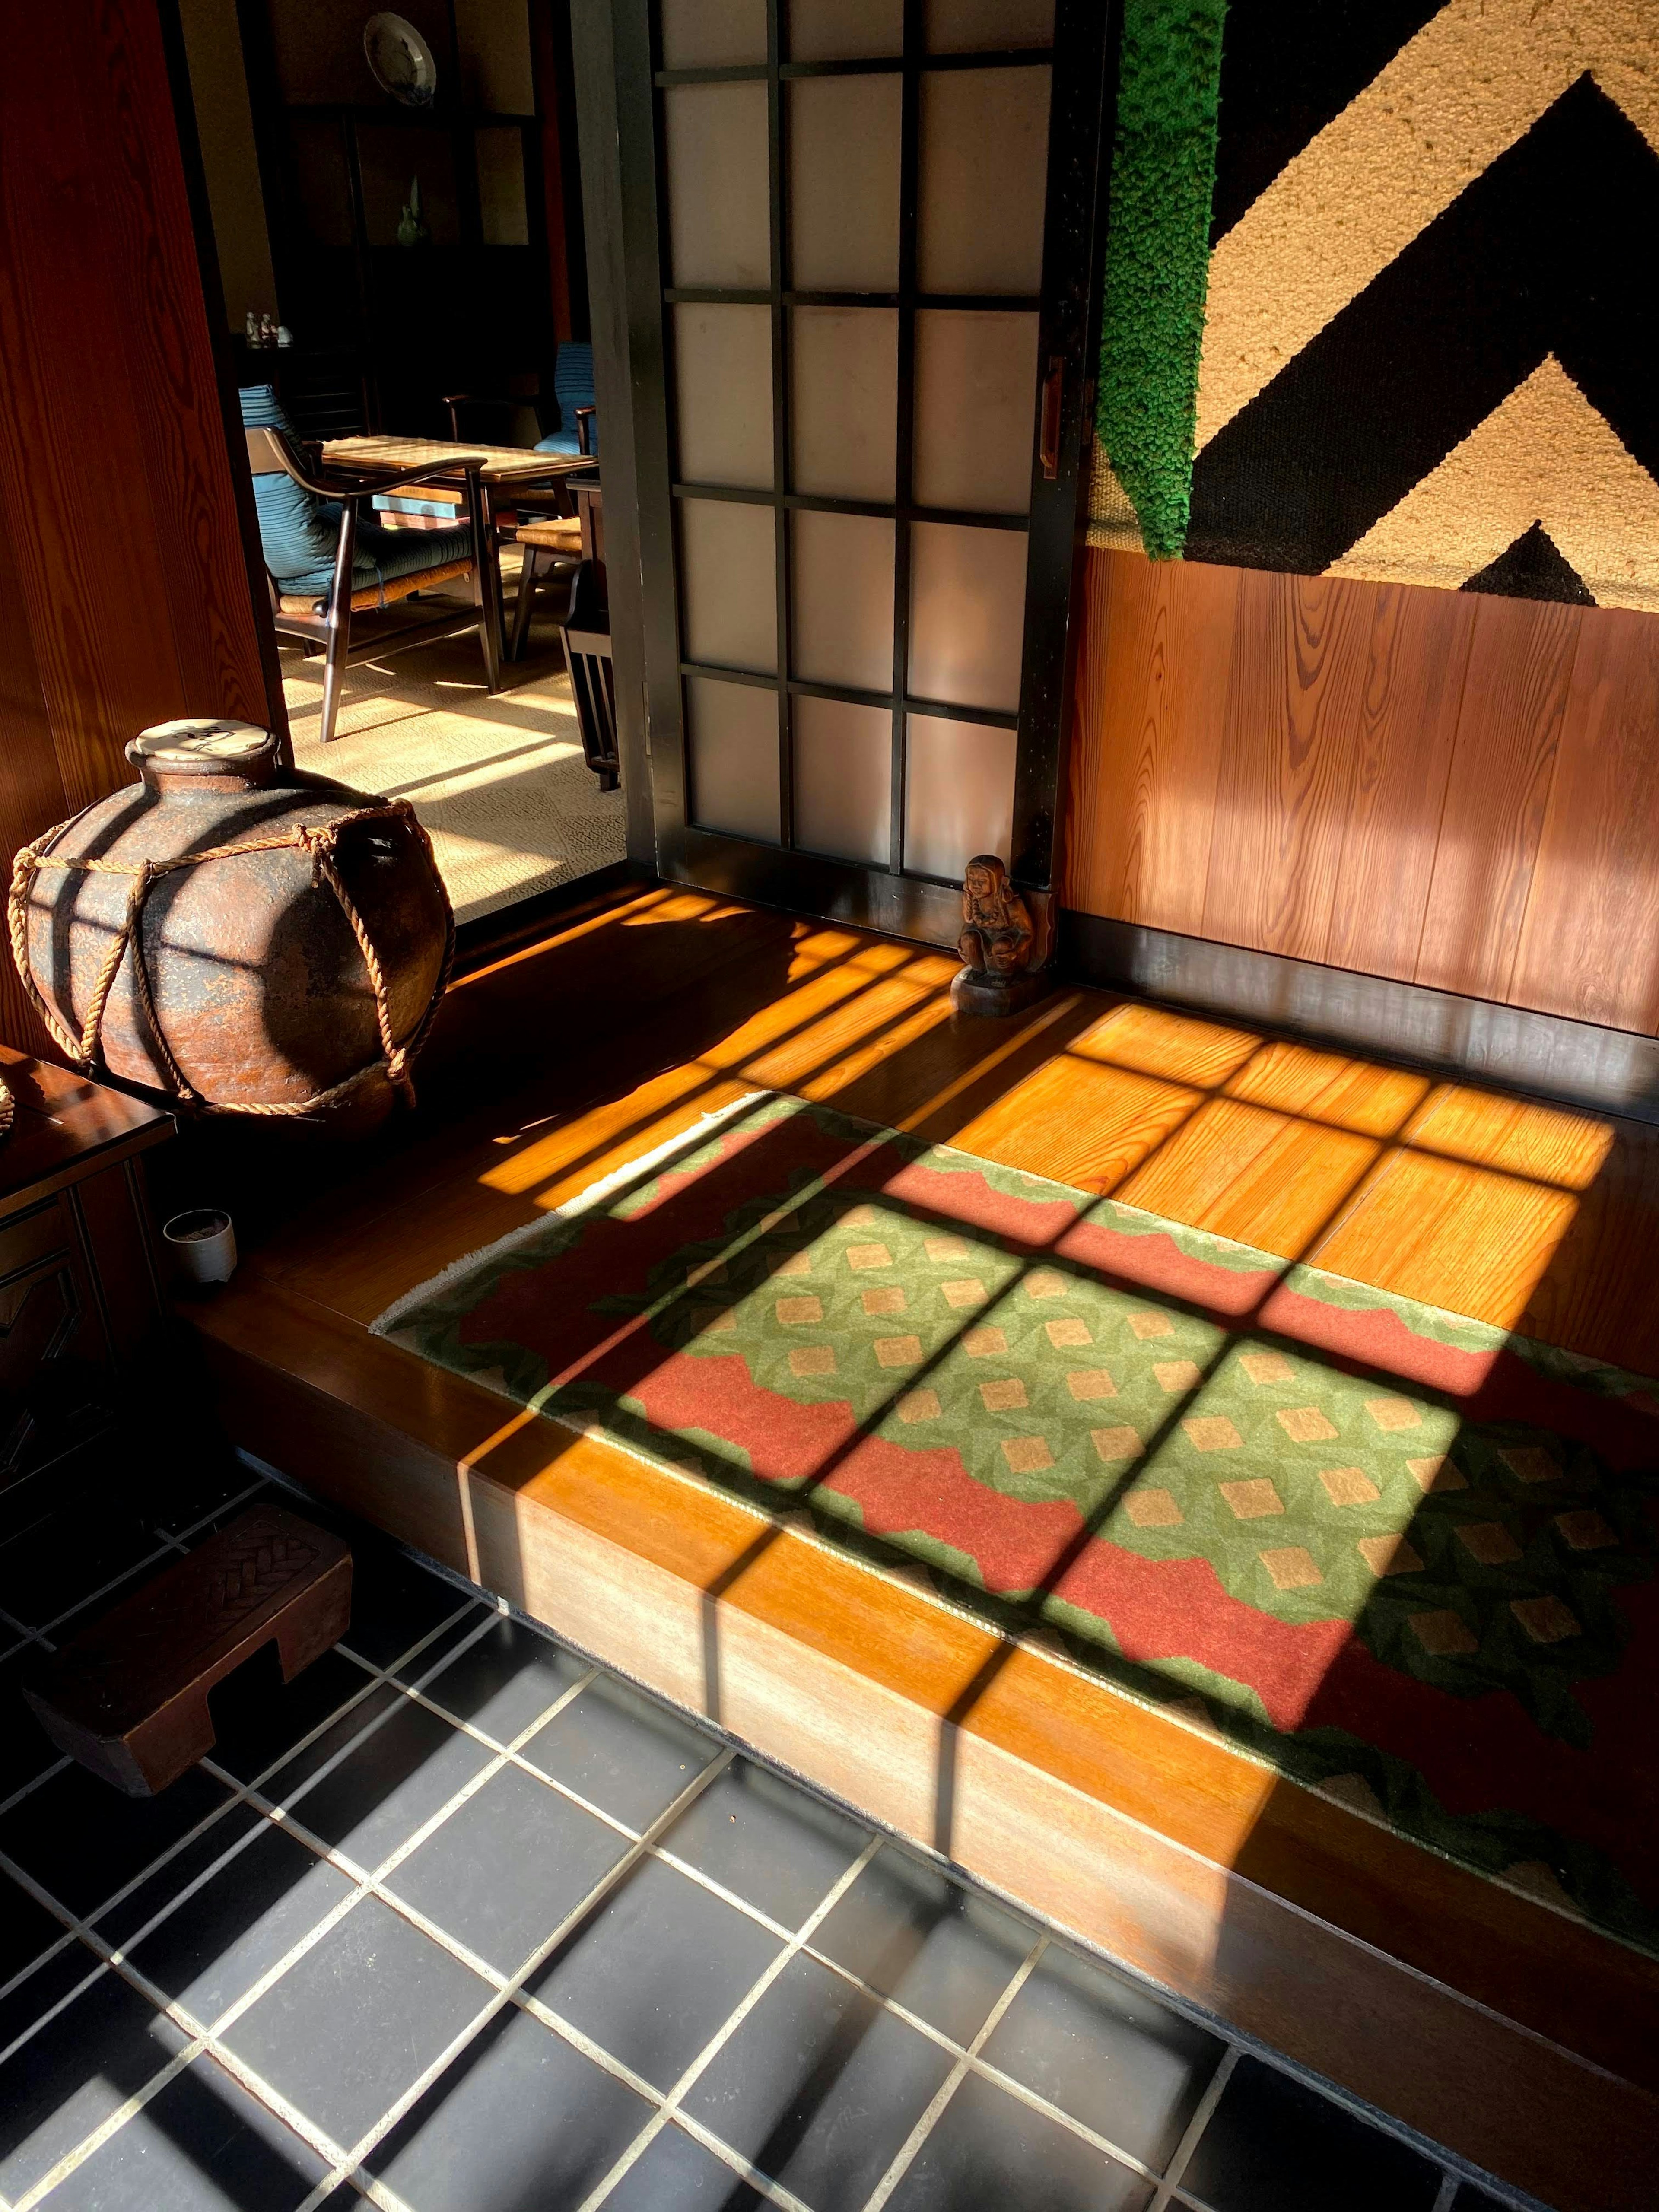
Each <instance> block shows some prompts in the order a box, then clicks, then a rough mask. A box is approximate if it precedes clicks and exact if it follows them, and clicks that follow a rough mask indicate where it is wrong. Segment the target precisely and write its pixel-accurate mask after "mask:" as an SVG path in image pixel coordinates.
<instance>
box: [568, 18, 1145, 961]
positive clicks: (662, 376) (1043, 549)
mask: <svg viewBox="0 0 1659 2212" xmlns="http://www.w3.org/2000/svg"><path fill="white" fill-rule="evenodd" d="M780 13H781V0H769V24H770V27H771V37H770V47H771V52H770V56H769V61H768V63H767V64H764V65H762V66H757V67H756V68H750V69H746V70H732V71H726V72H721V73H720V74H722V75H724V76H733V77H747V78H750V79H758V80H760V81H762V82H766V83H767V85H768V87H769V95H770V99H769V107H770V113H771V118H772V119H771V129H772V134H773V138H774V148H775V150H774V161H773V173H774V176H775V177H776V175H777V174H778V172H779V166H780V161H781V155H780V154H779V152H778V151H777V149H776V141H777V137H778V132H779V128H780V121H779V111H780V105H781V77H780V70H787V71H788V72H789V74H790V75H802V76H805V75H808V74H823V75H831V74H844V73H854V74H856V73H860V72H863V71H867V70H893V69H899V70H902V73H903V75H904V77H905V81H906V83H907V86H908V88H910V92H911V105H912V106H913V105H914V89H915V86H916V84H917V83H918V82H919V78H920V73H921V70H922V68H923V67H924V66H937V65H938V58H931V57H928V56H927V55H926V54H925V53H924V52H923V50H922V37H921V6H920V0H906V9H905V25H906V28H905V51H904V54H903V56H902V58H894V59H892V60H890V61H887V62H880V61H869V62H866V61H860V62H856V63H850V64H816V65H811V64H781V63H780V60H779V33H778V21H779V16H780ZM571 15H572V29H573V34H574V54H575V73H576V94H577V112H578V117H579V122H580V149H581V161H582V189H583V199H584V205H585V207H586V211H587V233H588V235H587V248H588V268H589V281H590V288H591V295H592V304H593V328H594V337H595V341H596V344H595V371H596V380H597V383H598V387H599V390H598V397H599V408H600V414H601V418H602V419H603V420H604V422H605V425H606V428H605V447H604V453H605V482H606V488H607V492H608V494H609V496H608V498H607V501H606V517H605V524H606V534H607V538H608V539H609V540H610V545H611V559H610V561H609V562H608V567H609V572H610V580H611V624H612V635H613V642H614V647H615V653H616V673H617V719H618V726H619V738H620V743H621V749H622V756H623V787H624V789H625V790H627V791H628V793H629V857H630V859H632V860H635V861H636V862H640V863H643V864H645V865H647V866H653V867H654V868H655V869H656V871H657V872H659V874H661V875H662V876H664V877H665V878H668V879H670V880H671V881H677V882H684V883H690V884H697V885H700V886H702V888H705V889H709V890H717V891H719V892H721V893H723V894H726V895H729V896H739V897H743V898H746V899H750V900H753V901H756V902H759V903H762V904H766V905H772V906H781V907H787V908H793V909H797V910H799V911H804V912H808V913H811V914H814V915H821V916H823V917H824V918H826V919H830V920H835V921H844V922H848V923H852V924H856V925H860V926H862V927H868V928H874V929H879V930H883V931H887V932H890V933H893V934H896V935H898V936H902V937H908V938H912V939H919V940H921V942H924V943H930V944H945V945H948V944H951V943H953V942H954V941H955V939H956V936H957V931H958V929H959V927H960V915H961V908H960V893H959V891H958V890H957V888H956V887H955V886H954V885H953V884H942V883H939V882H936V881H933V880H930V879H928V878H922V877H918V876H909V875H905V874H902V872H899V869H900V867H902V844H901V837H900V830H901V829H902V811H903V790H902V773H903V771H902V760H903V747H902V744H901V743H899V742H897V741H896V742H895V745H894V763H895V768H894V789H893V798H892V815H893V821H894V824H895V829H894V836H893V842H892V846H891V850H892V852H893V854H895V855H896V861H895V863H894V864H890V865H889V866H884V867H878V866H864V865H860V864H856V863H852V862H847V861H842V860H829V859H825V858H823V857H822V856H820V855H817V854H811V853H807V852H803V851H800V850H799V849H795V848H793V847H792V846H791V845H790V844H789V843H788V842H787V823H788V812H789V792H788V782H787V778H788V741H789V740H788V719H789V701H790V699H791V698H792V697H793V696H799V694H800V693H801V692H803V691H810V690H814V689H816V688H817V687H812V686H808V685H805V684H800V683H799V680H798V679H793V678H791V677H790V676H789V674H788V662H787V650H788V641H787V636H786V635H784V634H783V633H784V630H785V627H786V625H787V596H786V594H785V593H784V592H783V591H782V590H781V591H780V594H779V629H780V638H779V666H780V671H781V677H782V680H781V682H779V683H777V684H775V686H774V685H773V684H772V683H771V681H770V679H768V688H775V690H776V692H777V696H778V697H779V700H780V715H779V720H780V745H781V794H780V795H781V811H782V814H783V823H782V824H781V827H782V828H783V829H784V831H785V839H786V842H781V843H780V844H778V845H776V846H772V845H765V844H761V843H758V842H750V841H749V840H746V839H744V838H740V837H736V836H727V835H725V834H723V833H720V832H717V831H713V830H708V829H701V828H698V827H697V826H696V825H695V824H694V823H691V822H690V819H689V805H688V797H689V778H688V762H687V743H686V731H685V719H684V680H685V677H686V675H687V673H688V672H692V673H695V672H696V671H695V669H694V668H692V666H691V665H690V664H689V663H688V662H687V661H686V660H685V659H684V655H683V652H682V642H681V639H680V635H679V617H678V592H677V589H676V574H675V552H674V519H673V517H674V501H675V499H676V496H677V495H678V493H679V492H681V491H683V489H684V487H680V486H678V485H677V483H676V479H675V476H674V473H673V467H672V453H673V439H672V434H671V423H670V409H669V386H670V362H669V347H670V332H669V329H668V322H669V318H668V314H667V312H666V308H667V304H668V302H669V301H670V300H671V299H672V298H673V297H674V296H675V295H673V294H672V292H671V288H670V286H669V283H668V277H669V274H670V272H669V270H668V269H667V267H666V264H665V228H666V226H665V220H664V214H663V205H662V184H663V162H662V149H661V143H660V135H659V103H658V97H657V95H658V92H659V88H661V85H662V83H663V82H664V80H665V76H667V73H665V72H664V71H662V70H660V67H659V61H660V57H659V54H658V53H657V52H656V51H655V46H654V31H653V15H654V10H653V7H652V5H651V0H615V4H614V5H607V4H606V3H605V0H574V4H573V7H572V10H571ZM1120 20H1121V0H1111V4H1110V6H1109V8H1106V9H1103V8H1101V7H1100V6H1099V4H1098V0H1059V4H1058V7H1057V9H1056V20H1055V32H1054V46H1053V47H1052V49H1049V50H1047V52H1044V53H1043V55H1042V58H1044V59H1046V60H1048V62H1049V63H1050V64H1051V66H1052V69H1053V94H1052V106H1051V111H1050V123H1049V138H1048V185H1047V220H1046V229H1045V236H1044V246H1043V270H1042V294H1041V297H1040V301H1039V305H1038V313H1039V325H1038V363H1039V374H1038V390H1037V392H1034V393H1033V417H1034V436H1033V459H1032V489H1031V501H1030V513H1029V516H1028V518H1027V521H1026V527H1027V531H1028V549H1029V550H1028V560H1027V572H1026V592H1025V605H1024V654H1023V666H1022V672H1021V683H1020V698H1019V708H1018V716H1017V717H1007V718H1004V717H1000V716H997V715H994V714H973V715H969V714H964V715H963V719H964V720H981V721H986V722H996V721H1001V720H1006V721H1008V722H1012V724H1013V726H1015V727H1016V728H1017V731H1018V750H1017V754H1016V763H1015V780H1014V805H1013V842H1012V869H1011V873H1012V876H1013V878H1014V880H1015V882H1016V883H1017V884H1018V885H1019V886H1020V887H1021V889H1022V890H1024V891H1026V892H1027V893H1028V894H1029V895H1030V896H1033V898H1034V900H1035V901H1036V902H1038V903H1041V904H1046V903H1048V901H1049V900H1050V899H1051V897H1052V894H1053V890H1054V882H1055V875H1056V871H1057V867H1058V865H1059V861H1060V836H1061V820H1060V815H1061V804H1062V797H1063V792H1064V780H1065V745H1066V729H1067V725H1068V723H1069V720H1070V717H1071V692H1072V678H1073V662H1074V659H1075V634H1076V621H1075V616H1074V609H1075V607H1076V605H1077V588H1076V587H1077V580H1078V576H1079V561H1080V556H1081V552H1082V549H1083V544H1084V532H1085V526H1086V506H1087V494H1088V488H1089V484H1088V478H1089V470H1090V466H1091V461H1092V450H1093V440H1092V425H1093V413H1094V386H1095V375H1094V370H1095V361H1096V356H1097V339H1098V316H1099V282H1098V270H1099V265H1100V255H1099V252H1098V229H1099V225H1100V224H1101V222H1103V219H1104V191H1103V175H1102V156H1103V149H1105V148H1106V147H1108V146H1109V143H1110V131H1109V82H1110V80H1111V74H1112V73H1111V72H1110V71H1109V69H1108V66H1107V64H1108V59H1109V56H1110V55H1111V54H1113V53H1115V50H1116V42H1117V36H1118V26H1119V22H1120ZM1036 58H1037V55H1036V53H1030V54H1019V55H1014V54H1010V55H1009V56H1008V57H1006V60H1007V63H1008V64H1009V65H1018V64H1022V63H1024V64H1030V62H1032V61H1033V60H1035V59H1036ZM981 65H983V64H981ZM682 74H683V73H681V72H675V73H673V76H671V77H668V78H667V81H668V82H675V81H678V78H679V77H680V76H681V75H682ZM698 74H700V75H701V74H702V72H699V73H698ZM782 81H787V78H785V79H783V80H782ZM906 142H907V143H908V144H910V145H912V146H914V143H915V127H914V114H913V115H912V117H911V118H910V125H909V128H908V130H907V133H906ZM901 214H902V235H903V237H904V238H905V239H908V241H909V242H910V251H909V252H908V254H907V253H906V252H905V248H904V246H903V245H902V246H901V279H902V281H901V289H900V293H899V295H896V296H897V299H898V301H899V303H900V305H901V310H902V312H901V330H903V329H904V328H906V327H908V314H907V313H904V312H903V310H904V309H905V308H907V307H912V306H913V305H914V301H915V282H914V274H915V272H914V237H915V215H916V210H915V174H914V161H912V162H911V163H910V164H909V165H908V173H907V174H906V176H905V179H904V180H903V183H902V210H901ZM780 221H781V210H780V209H779V207H778V206H777V205H776V204H775V206H774V209H773V235H774V267H773V271H772V283H771V284H770V285H769V288H767V289H766V291H765V292H763V293H757V295H755V297H756V299H757V300H758V301H764V302H765V304H767V305H769V307H770V308H771V311H772V315H773V321H774V344H773V382H774V440H775V451H774V463H775V466H774V488H773V490H772V493H771V495H770V500H769V504H770V505H771V507H772V510H773V512H774V513H775V514H776V515H777V516H778V518H779V520H780V524H781V522H782V520H783V518H784V517H785V516H786V515H787V513H788V512H790V511H791V510H793V508H795V507H816V508H820V509H829V510H830V511H834V510H835V509H836V507H838V506H844V505H846V504H848V503H846V502H837V501H828V500H817V499H806V498H804V497H802V496H801V495H797V494H795V493H793V492H791V491H788V490H787V489H785V485H786V477H785V472H784V465H785V460H786V458H787V455H786V446H787V391H786V390H784V389H783V386H784V382H785V371H784V356H783V350H782V348H781V345H780V344H779V343H778V325H779V324H780V323H781V319H783V317H784V316H785V315H786V314H787V306H786V304H785V302H786V300H787V297H788V296H789V295H787V294H786V292H785V291H784V289H783V287H782V283H781V269H780V268H779V266H778V255H777V251H776V246H777V240H778V234H779V226H780ZM745 296H746V295H745ZM984 304H985V305H986V306H987V307H991V306H993V305H998V306H1007V305H1011V304H1013V303H1012V302H1004V301H995V302H993V301H991V300H989V299H988V298H987V301H985V302H984ZM901 343H902V341H901ZM1056 364H1057V365H1058V366H1059V368H1060V407H1059V422H1058V433H1059V435H1058V441H1057V453H1056V456H1055V471H1054V475H1053V477H1048V476H1046V475H1045V474H1044V473H1043V471H1042V463H1041V457H1040V455H1039V454H1038V453H1037V452H1036V447H1037V444H1038V440H1037V438H1036V435H1035V428H1036V413H1037V409H1038V406H1039V405H1040V404H1041V402H1040V393H1041V391H1042V384H1043V381H1044V379H1045V378H1046V377H1047V376H1048V374H1049V373H1050V371H1051V369H1052V368H1053V367H1054V365H1056ZM906 373H907V364H906V363H905V362H903V361H901V366H900V374H901V379H902V378H903V377H904V376H905V374H906ZM907 474H908V468H907V457H906V455H905V454H904V453H902V452H901V455H900V483H899V485H898V487H897V488H898V490H899V492H900V494H901V497H900V498H899V499H898V500H897V501H895V502H893V505H894V507H895V509H896V512H897V513H898V514H899V515H900V516H902V517H908V516H910V515H913V514H916V513H919V512H921V511H919V510H917V509H916V508H915V504H914V502H913V501H911V500H910V499H909V498H908V483H906V482H905V477H906V476H907ZM699 489H702V488H699ZM758 503H762V504H765V503H767V502H766V501H761V502H758ZM852 504H854V505H855V506H856V505H857V504H858V503H856V502H854V503H852ZM883 504H884V505H885V502H884V503H883ZM931 512H932V511H931V510H928V511H926V513H924V514H923V519H927V515H928V514H931ZM940 519H949V520H958V521H960V520H975V519H977V518H964V517H962V516H957V515H954V514H952V515H951V516H950V517H948V518H947V517H945V516H943V515H941V517H940ZM985 519H986V520H987V521H988V520H991V518H985ZM997 520H999V521H1000V524H1001V525H1002V526H1006V523H1007V518H998V519H997ZM901 534H902V533H901ZM787 558H788V554H787V532H786V531H785V530H784V529H783V528H782V527H780V529H779V532H778V560H779V564H780V584H782V583H783V581H784V572H785V564H786V563H787ZM895 586H896V592H899V593H901V594H902V592H904V590H905V588H906V586H905V580H904V578H903V576H902V574H898V575H896V579H895ZM900 605H901V611H902V599H901V602H900ZM720 673H721V674H722V675H723V676H728V677H729V676H730V675H731V673H732V671H720ZM738 680H741V678H739V679H738ZM877 697H878V695H872V702H874V701H875V700H876V699H877ZM879 702H880V703H882V704H884V705H886V706H888V707H890V708H891V710H892V711H893V713H894V714H895V719H896V721H897V720H899V719H900V718H901V717H902V714H903V712H904V711H905V708H904V701H903V696H902V693H900V692H898V691H895V693H894V694H893V695H892V696H890V697H889V696H886V695H879Z"/></svg>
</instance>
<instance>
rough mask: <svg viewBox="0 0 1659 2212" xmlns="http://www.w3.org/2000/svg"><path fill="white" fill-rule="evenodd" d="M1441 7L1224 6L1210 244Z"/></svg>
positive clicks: (1336, 3)
mask: <svg viewBox="0 0 1659 2212" xmlns="http://www.w3.org/2000/svg"><path fill="white" fill-rule="evenodd" d="M1442 6H1443V0H1232V4H1231V7H1229V9H1228V10H1227V21H1226V25H1225V28H1224V30H1223V32H1222V40H1221V87H1220V102H1219V123H1220V135H1219V137H1218V143H1217V145H1216V157H1215V192H1214V196H1213V197H1212V201H1211V218H1210V243H1211V245H1212V246H1213V245H1214V244H1215V242H1216V240H1218V238H1221V237H1224V236H1225V234H1226V233H1227V232H1228V231H1230V230H1231V228H1232V227H1233V225H1234V224H1235V223H1236V222H1237V221H1238V219H1239V217H1240V216H1242V215H1243V213H1244V211H1245V210H1246V209H1247V208H1248V207H1249V205H1250V204H1251V203H1252V202H1253V201H1255V200H1256V199H1259V198H1260V197H1261V194H1262V193H1263V192H1265V191H1267V187H1268V185H1270V184H1272V182H1273V179H1274V178H1275V177H1276V176H1278V174H1279V172H1280V170H1281V169H1284V168H1285V167H1288V165H1289V164H1290V163H1291V161H1294V160H1295V159H1296V157H1297V155H1298V154H1299V153H1300V152H1301V151H1302V149H1303V148H1304V146H1306V145H1308V144H1310V143H1311V142H1312V141H1313V140H1314V139H1316V137H1318V136H1319V134H1320V132H1321V131H1322V130H1323V129H1324V128H1325V125H1327V124H1328V123H1329V122H1332V121H1334V118H1336V117H1337V116H1339V115H1340V113H1341V112H1342V111H1343V109H1344V108H1345V107H1346V106H1347V105H1348V103H1349V101H1350V100H1354V99H1356V98H1358V95H1359V94H1360V93H1362V92H1363V91H1364V89H1365V87H1366V86H1367V85H1368V84H1370V83H1371V82H1373V80H1374V79H1375V78H1376V77H1378V76H1381V75H1382V73H1383V70H1385V69H1386V68H1387V67H1388V65H1389V63H1390V62H1391V61H1392V60H1393V59H1394V58H1395V55H1396V54H1397V53H1398V52H1399V51H1400V49H1401V46H1405V45H1406V44H1407V41H1408V40H1412V39H1414V38H1415V37H1416V36H1417V33H1419V31H1420V30H1421V29H1422V27H1423V26H1424V24H1425V23H1426V22H1427V21H1429V19H1430V17H1431V16H1432V15H1437V14H1438V12H1439V10H1440V9H1441V7H1442Z"/></svg>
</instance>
